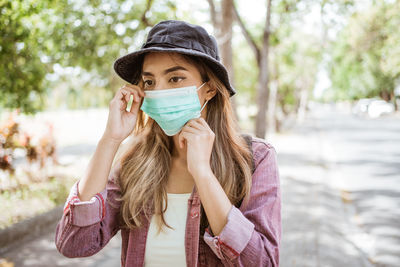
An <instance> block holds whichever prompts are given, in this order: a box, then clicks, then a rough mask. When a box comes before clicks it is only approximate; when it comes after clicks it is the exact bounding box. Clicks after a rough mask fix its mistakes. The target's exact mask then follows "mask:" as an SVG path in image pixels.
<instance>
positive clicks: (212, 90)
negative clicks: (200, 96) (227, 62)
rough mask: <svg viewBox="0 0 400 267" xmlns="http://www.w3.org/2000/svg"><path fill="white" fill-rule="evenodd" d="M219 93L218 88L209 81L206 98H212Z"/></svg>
mask: <svg viewBox="0 0 400 267" xmlns="http://www.w3.org/2000/svg"><path fill="white" fill-rule="evenodd" d="M216 94H217V88H216V87H215V86H213V85H212V84H210V83H209V82H208V83H207V92H206V99H207V100H210V99H211V98H213V97H214V96H215V95H216Z"/></svg>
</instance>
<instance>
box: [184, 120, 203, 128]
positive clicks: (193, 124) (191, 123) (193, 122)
mask: <svg viewBox="0 0 400 267" xmlns="http://www.w3.org/2000/svg"><path fill="white" fill-rule="evenodd" d="M186 126H188V127H189V128H190V127H192V128H195V129H198V130H202V129H203V128H204V126H203V125H202V124H201V123H200V122H199V121H198V120H197V119H192V120H190V121H188V123H187V124H186V125H185V127H186Z"/></svg>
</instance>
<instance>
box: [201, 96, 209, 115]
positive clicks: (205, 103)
mask: <svg viewBox="0 0 400 267" xmlns="http://www.w3.org/2000/svg"><path fill="white" fill-rule="evenodd" d="M208 100H210V99H207V100H206V102H204V105H203V107H202V108H201V109H200V113H201V112H202V111H203V109H204V107H205V106H206V105H207V102H208Z"/></svg>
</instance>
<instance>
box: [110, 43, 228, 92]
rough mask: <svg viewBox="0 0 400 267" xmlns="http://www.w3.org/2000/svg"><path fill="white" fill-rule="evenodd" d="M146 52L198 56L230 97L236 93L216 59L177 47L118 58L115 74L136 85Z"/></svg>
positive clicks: (141, 50)
mask: <svg viewBox="0 0 400 267" xmlns="http://www.w3.org/2000/svg"><path fill="white" fill-rule="evenodd" d="M148 52H176V53H181V54H186V55H192V56H198V57H201V58H202V59H204V60H205V63H206V64H207V65H208V66H209V67H210V68H211V70H212V71H213V72H214V73H215V74H216V76H217V77H219V78H220V79H221V82H222V83H223V84H224V85H225V87H226V89H228V91H229V94H230V96H233V95H234V94H235V93H236V90H235V88H233V86H232V85H231V83H230V82H229V77H228V73H227V71H226V69H225V67H224V66H223V65H222V64H221V63H220V62H219V61H218V60H216V59H214V58H212V57H211V56H208V55H206V54H204V53H201V52H198V51H196V50H193V49H185V48H177V47H147V48H142V49H140V50H138V51H135V52H132V53H129V54H127V55H125V56H122V57H120V58H118V59H117V60H116V61H115V62H114V70H115V72H116V73H117V74H118V75H119V76H120V77H121V78H122V79H124V80H125V81H127V82H128V83H131V84H137V82H138V81H139V79H140V74H141V67H142V60H143V55H144V54H145V53H148Z"/></svg>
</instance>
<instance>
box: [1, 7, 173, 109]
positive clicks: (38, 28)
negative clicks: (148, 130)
mask: <svg viewBox="0 0 400 267" xmlns="http://www.w3.org/2000/svg"><path fill="white" fill-rule="evenodd" d="M175 11H176V7H175V5H174V3H173V2H171V1H158V2H157V3H156V4H154V3H153V1H152V0H147V1H144V0H143V1H122V0H112V1H105V0H90V1H89V0H86V1H77V0H76V1H68V0H56V1H51V0H44V1H39V0H26V1H12V0H1V1H0V13H1V16H0V33H1V39H0V61H1V62H2V64H1V66H0V88H1V90H0V96H1V98H0V106H3V107H6V108H21V111H23V112H27V113H31V112H35V111H37V110H40V109H43V108H44V107H45V106H46V105H45V104H46V101H45V99H46V97H45V96H46V95H47V94H50V92H51V89H50V83H49V79H47V78H46V77H47V76H46V75H47V74H51V73H53V72H54V67H56V66H59V67H74V68H79V71H80V72H81V73H86V74H88V75H89V77H90V79H88V82H87V85H86V89H87V88H92V93H96V92H97V90H99V88H109V87H110V84H111V83H113V82H115V81H114V80H113V79H114V74H113V71H112V63H113V62H114V60H115V59H116V58H118V57H119V56H120V55H122V54H126V53H128V52H130V51H133V50H135V49H137V48H138V47H139V46H140V45H141V44H142V42H143V41H144V36H145V34H146V33H147V31H148V30H149V26H151V25H153V24H154V23H156V22H157V21H159V20H162V19H167V18H171V17H176V15H175ZM59 79H60V80H57V82H62V80H63V79H64V82H68V79H71V77H68V76H64V77H59ZM51 86H55V85H54V83H53V84H51ZM69 86H70V88H69V89H68V90H69V91H76V92H75V93H77V96H76V97H75V96H74V92H71V93H68V94H69V95H70V96H71V97H72V98H76V99H80V98H81V97H82V96H83V95H84V93H83V92H84V90H80V88H72V87H71V85H69ZM81 86H82V87H85V85H83V84H82V85H81ZM106 90H109V89H106ZM89 95H90V94H89ZM92 95H93V94H92Z"/></svg>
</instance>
